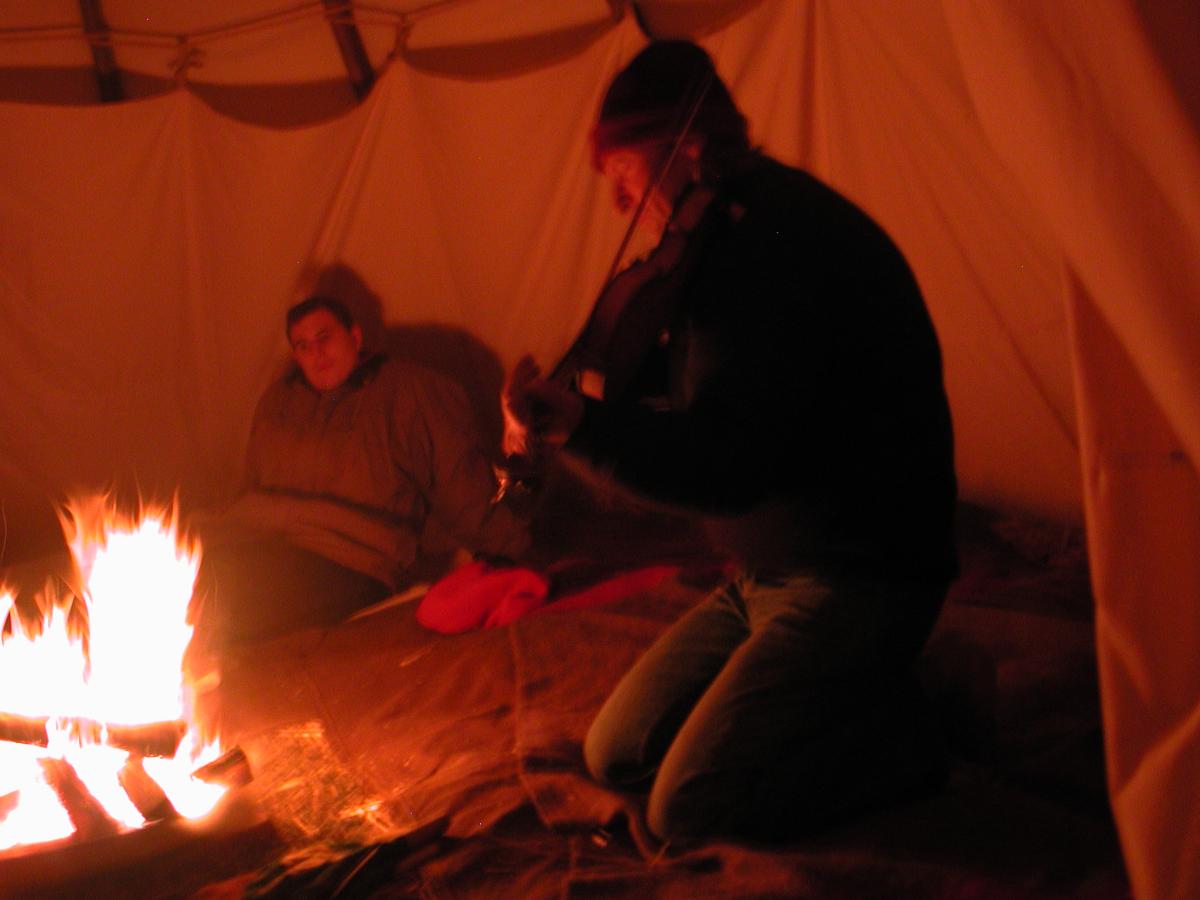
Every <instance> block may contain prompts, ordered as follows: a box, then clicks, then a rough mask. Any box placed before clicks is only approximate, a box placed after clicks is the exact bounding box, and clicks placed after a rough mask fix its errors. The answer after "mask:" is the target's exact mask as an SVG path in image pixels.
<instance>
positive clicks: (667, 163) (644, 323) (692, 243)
mask: <svg viewBox="0 0 1200 900" xmlns="http://www.w3.org/2000/svg"><path fill="white" fill-rule="evenodd" d="M712 80H713V76H712V74H711V73H709V75H708V76H707V77H706V78H705V79H704V80H703V81H702V83H700V84H699V85H698V86H697V89H696V92H695V94H694V95H693V97H692V98H691V100H690V102H689V103H688V104H687V112H686V115H685V116H684V121H683V123H682V125H681V126H680V128H679V131H678V133H677V134H676V135H675V138H674V141H673V142H672V146H671V149H670V151H669V152H668V153H667V155H666V158H665V159H664V160H663V162H662V164H661V166H660V167H659V169H658V172H657V174H656V176H655V178H654V181H653V184H652V185H651V186H650V187H649V188H648V189H647V190H646V191H645V192H644V194H643V195H642V197H641V199H640V201H639V203H638V206H637V209H636V210H635V211H634V213H633V216H632V218H631V220H630V222H629V226H628V228H627V229H626V231H625V237H624V239H623V240H622V241H621V245H620V247H619V248H618V249H617V254H616V257H615V258H614V259H613V264H612V268H611V269H610V271H609V276H608V278H607V279H606V280H605V286H604V289H603V290H602V291H601V292H600V296H599V297H598V298H597V300H596V302H595V303H594V304H593V306H592V311H591V313H590V314H589V316H588V320H587V322H586V323H585V325H584V327H583V330H582V331H581V332H580V334H579V337H578V338H577V339H576V340H575V342H574V343H573V344H572V345H571V347H570V349H569V350H568V351H567V353H566V354H565V355H564V356H563V358H562V360H560V362H559V364H558V365H557V366H555V368H554V370H553V371H552V372H551V374H550V376H549V378H550V379H551V380H553V381H557V382H559V383H560V384H565V385H568V386H570V387H572V388H573V389H574V390H576V391H578V392H579V393H580V394H582V395H583V396H585V397H590V398H592V399H594V400H613V399H615V398H618V397H620V396H622V395H623V394H624V393H625V392H626V391H627V390H628V389H629V388H630V386H631V385H632V383H633V381H634V379H635V377H636V376H637V374H638V371H639V369H640V368H641V367H642V365H643V363H644V362H645V361H646V360H647V358H648V357H649V355H650V353H651V351H652V350H653V349H654V347H655V346H656V344H658V342H659V340H660V338H661V337H662V336H663V334H664V333H665V332H666V331H667V329H668V328H669V327H670V325H671V324H672V322H673V320H674V319H675V317H676V315H677V314H678V311H679V302H680V299H681V297H682V292H683V287H684V286H685V284H686V282H687V280H688V277H689V276H690V275H691V273H692V271H693V269H694V266H695V263H696V261H697V259H698V257H699V248H701V247H703V245H704V243H705V240H704V233H705V232H706V231H707V230H708V228H709V227H710V223H711V222H712V221H713V220H714V219H715V218H716V216H715V215H713V214H712V212H711V210H712V207H713V206H714V204H713V203H712V200H713V197H714V191H713V190H712V189H711V188H709V187H707V186H705V185H703V184H701V183H698V182H696V183H693V184H692V185H690V186H689V187H688V188H686V189H685V190H684V192H683V194H682V195H681V196H680V197H679V199H678V200H677V201H676V203H675V207H674V209H673V210H672V213H671V218H670V221H669V222H668V223H667V227H666V228H665V229H664V231H663V235H662V238H661V239H660V240H659V242H658V245H657V246H656V247H655V248H654V250H653V251H652V252H651V253H650V254H649V256H647V257H646V258H645V259H644V260H641V261H638V262H635V263H633V264H631V265H629V266H628V267H626V268H625V269H623V270H621V271H620V272H618V271H617V270H618V267H619V266H620V263H621V261H622V259H623V258H624V256H625V251H626V248H627V247H628V245H629V240H630V238H631V237H632V235H633V232H634V230H635V228H636V227H637V224H638V222H639V220H640V218H641V216H642V213H643V212H644V211H645V209H646V204H647V202H648V201H649V199H650V197H651V195H652V194H653V193H654V192H655V191H656V190H657V188H658V187H659V185H660V184H661V183H662V181H663V179H664V178H665V177H666V174H667V172H668V171H669V169H670V167H671V164H672V163H673V162H674V160H675V158H676V156H677V155H678V153H679V150H680V148H681V147H682V146H683V143H684V140H685V138H686V137H687V134H688V131H689V130H690V128H691V126H692V123H693V121H694V120H695V118H696V114H697V112H699V110H700V105H701V103H703V101H704V97H705V95H706V94H707V93H708V89H709V87H710V86H711V84H712ZM535 436H536V435H535ZM535 443H536V442H535ZM538 455H540V454H538V453H537V452H536V449H535V450H534V452H532V453H529V454H527V455H526V456H522V457H516V456H511V455H510V456H508V457H506V458H505V461H504V464H503V465H502V466H500V467H497V469H496V475H497V478H498V480H499V484H500V486H499V490H498V491H497V492H496V496H495V498H494V500H493V502H499V501H500V500H501V499H502V498H503V497H504V495H505V494H506V493H507V492H508V491H509V489H510V488H511V487H513V486H514V485H524V486H528V482H529V481H530V480H531V479H532V477H533V476H534V475H536V474H537V472H538V470H539V469H540V466H539V465H538V460H537V459H536V458H535V457H537V456H538Z"/></svg>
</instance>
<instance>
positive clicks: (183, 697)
mask: <svg viewBox="0 0 1200 900" xmlns="http://www.w3.org/2000/svg"><path fill="white" fill-rule="evenodd" d="M60 520H61V522H62V525H63V531H64V534H65V535H66V538H67V544H68V546H69V547H70V548H71V552H72V555H73V557H74V561H75V566H76V567H77V573H76V574H78V576H79V581H78V584H79V585H80V586H82V590H81V593H82V596H80V597H75V598H68V601H67V602H68V604H69V603H74V604H75V606H76V607H80V606H81V607H82V612H83V614H82V615H79V614H72V613H71V611H70V610H68V609H66V608H64V606H63V603H62V598H54V597H48V598H46V602H44V603H42V604H41V605H42V608H43V611H44V613H45V616H46V618H45V620H44V621H43V622H42V623H40V624H41V630H40V633H37V629H31V630H32V631H33V632H34V633H33V634H31V633H30V631H27V630H26V629H25V628H24V627H23V626H22V625H21V623H20V621H19V617H16V616H14V633H13V635H12V636H11V637H10V638H9V639H8V640H7V641H6V642H5V643H4V644H3V645H0V711H3V712H5V713H9V714H14V715H23V716H40V717H50V721H49V722H48V723H47V728H46V730H47V736H48V739H49V745H48V746H47V747H38V746H24V745H17V744H9V743H0V798H3V797H6V796H9V797H11V795H12V794H13V793H14V792H19V802H18V803H17V805H16V807H15V808H14V809H13V810H12V811H11V812H10V813H9V814H8V816H7V817H5V818H4V819H3V820H2V821H0V849H4V848H6V847H10V846H13V845H15V844H27V843H36V842H41V841H46V840H52V839H55V838H59V837H65V836H67V835H69V834H70V833H71V832H72V830H73V828H72V825H71V823H70V820H69V818H68V816H67V814H66V811H65V810H63V809H62V807H61V806H60V804H59V803H58V800H57V798H56V797H55V795H54V792H53V791H52V790H51V789H50V787H49V786H48V785H47V784H46V783H45V781H44V778H43V776H42V772H41V767H40V766H39V764H38V760H39V759H41V758H44V757H47V756H51V757H58V758H61V759H65V760H66V761H67V762H69V763H71V765H72V766H74V768H75V769H76V771H77V772H78V773H79V776H80V778H81V779H82V781H83V782H84V784H86V785H87V788H88V790H89V791H90V792H91V793H92V794H93V795H94V796H95V797H96V799H97V800H99V801H100V803H101V804H102V805H103V806H104V807H105V809H106V811H107V812H108V813H109V815H110V816H112V817H113V818H114V819H116V820H117V821H118V822H120V823H121V824H123V825H124V826H127V827H131V828H132V827H137V826H140V825H141V824H142V823H143V819H142V817H141V815H140V814H139V813H138V812H137V810H136V808H135V807H134V806H133V803H132V801H130V799H129V798H128V796H126V794H125V792H124V790H123V789H122V788H121V786H120V783H119V781H118V777H117V773H118V772H119V770H120V769H121V767H122V765H123V764H124V763H125V761H126V760H127V758H128V754H127V753H126V752H125V751H123V750H119V749H116V748H114V747H109V746H104V745H102V744H97V743H83V742H82V741H84V740H87V738H84V737H81V736H80V735H79V734H78V733H77V732H78V729H74V730H72V729H70V728H68V727H66V725H67V722H68V720H77V719H79V718H85V719H91V720H95V721H98V722H104V723H109V724H121V725H138V724H146V723H153V722H170V721H177V720H186V719H187V715H188V712H189V710H188V709H187V706H188V704H187V685H186V683H185V679H184V675H183V665H182V663H183V654H184V650H185V648H186V647H187V645H188V642H189V641H190V640H191V636H192V629H191V626H190V625H188V624H187V609H188V604H189V602H190V599H191V595H192V588H193V586H194V584H195V580H196V574H197V572H198V570H199V565H200V557H201V548H200V545H199V542H198V541H196V540H194V539H190V538H186V537H181V536H180V529H179V527H178V526H179V519H178V507H177V504H172V506H171V508H170V509H164V508H155V509H150V508H148V509H145V510H143V512H142V513H141V514H140V515H139V516H136V517H135V516H125V515H121V514H119V513H118V512H117V510H116V508H115V505H114V504H113V503H112V501H111V499H110V498H109V497H107V496H103V495H101V496H95V497H88V498H83V499H81V500H76V501H72V502H71V503H70V504H68V506H67V508H66V510H65V511H64V513H63V514H60ZM13 603H14V598H13V596H12V594H11V593H10V592H7V591H3V590H2V589H0V620H2V619H3V618H4V616H5V615H6V614H7V613H8V612H9V610H10V609H11V608H12V606H13ZM78 612H79V610H78V609H76V613H78ZM100 737H101V738H103V735H100ZM93 739H94V738H93ZM219 754H220V747H219V746H217V745H216V744H210V745H208V746H202V745H201V741H200V739H199V732H198V729H197V728H196V726H195V724H194V723H191V722H188V733H187V735H186V736H185V737H184V739H183V741H182V742H181V744H180V746H179V749H178V751H177V752H176V754H175V756H174V758H172V759H146V760H144V767H145V769H146V771H147V772H148V773H149V774H150V776H151V777H152V778H154V780H155V781H156V782H158V784H159V786H160V787H161V788H162V789H163V791H164V793H166V795H167V796H168V798H169V799H170V800H171V803H172V805H173V806H174V807H175V808H176V810H177V811H178V812H179V813H180V814H181V815H184V816H186V817H189V818H194V817H197V816H201V815H203V814H205V813H207V812H208V811H209V810H211V809H212V807H213V806H214V805H215V804H216V802H217V800H218V799H219V798H220V796H221V794H222V793H223V792H224V788H221V787H219V786H215V785H210V784H205V783H203V782H200V781H197V780H196V779H194V778H192V777H191V773H192V772H193V771H194V770H195V769H196V768H197V767H198V766H200V765H203V764H204V763H205V762H207V761H209V760H211V759H214V758H216V757H217V756H218V755H219ZM9 805H11V804H9Z"/></svg>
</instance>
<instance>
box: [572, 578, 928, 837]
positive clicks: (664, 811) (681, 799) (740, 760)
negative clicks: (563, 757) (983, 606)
mask: <svg viewBox="0 0 1200 900" xmlns="http://www.w3.org/2000/svg"><path fill="white" fill-rule="evenodd" d="M945 592H946V585H944V584H937V585H930V584H924V583H921V584H906V583H903V582H900V583H897V582H884V581H880V580H869V579H854V578H839V579H836V580H833V579H824V578H820V577H817V576H814V575H811V574H804V573H787V574H782V575H773V576H759V577H753V576H751V575H742V576H740V577H738V578H737V579H735V580H734V581H732V582H730V583H728V584H726V585H724V586H723V587H721V588H719V589H718V590H716V591H715V592H714V593H713V594H711V595H710V596H709V597H708V598H707V599H705V600H704V601H702V602H701V603H700V604H698V605H697V606H696V607H695V608H694V609H693V610H691V611H690V612H689V613H688V614H686V615H685V616H684V617H683V618H682V619H680V620H679V621H678V622H677V623H675V625H674V626H672V627H671V628H670V629H669V630H668V631H667V632H666V633H665V634H664V635H663V636H662V637H660V638H659V639H658V641H657V642H656V643H655V644H654V645H652V646H651V647H650V649H649V650H648V651H647V652H646V654H645V655H644V656H643V657H642V658H641V659H640V660H639V661H638V662H637V663H636V664H635V665H634V667H633V668H632V669H631V670H630V671H629V672H628V673H627V674H626V675H625V677H624V678H623V679H622V680H621V681H620V682H619V683H618V685H617V687H616V688H615V690H614V691H613V693H612V694H611V695H610V697H609V698H608V700H607V701H606V702H605V704H604V706H603V708H602V709H601V710H600V713H599V715H598V716H597V717H596V719H595V721H594V722H593V723H592V726H591V728H590V729H589V732H588V735H587V739H586V741H585V744H584V756H585V759H586V762H587V765H588V769H589V771H590V772H591V773H592V775H593V777H595V778H596V779H597V780H599V781H600V782H602V783H605V784H608V785H610V786H613V787H618V788H634V787H638V786H645V785H646V784H647V783H649V785H650V795H649V800H648V804H647V811H646V817H647V824H648V825H649V827H650V829H651V831H653V832H654V833H655V834H656V835H657V836H658V837H660V838H664V839H666V838H680V837H709V836H714V837H717V836H719V837H735V838H738V837H740V838H751V839H766V840H771V839H780V838H786V837H790V836H795V835H797V834H800V833H803V832H807V831H811V830H812V829H814V828H818V827H821V826H823V825H826V824H829V823H831V822H833V821H837V820H840V819H842V818H845V817H846V816H849V815H852V814H854V813H856V812H860V811H862V810H863V809H866V808H870V807H872V806H875V805H879V804H882V803H886V802H887V801H889V800H893V799H898V798H899V797H901V796H903V795H905V794H909V793H912V792H915V791H917V790H919V789H921V788H922V787H923V786H925V785H926V784H928V783H930V782H932V781H934V780H936V779H937V778H938V776H939V775H940V774H941V773H942V772H943V771H944V767H945V760H944V757H943V756H942V755H941V753H940V742H939V741H938V740H937V738H936V731H935V729H934V728H933V727H932V720H931V718H929V717H928V716H927V715H926V713H925V710H924V706H923V704H922V703H921V701H920V695H919V690H918V688H917V685H916V679H915V677H914V676H913V675H912V671H911V669H912V663H913V661H914V660H915V658H916V657H917V655H918V654H919V652H920V650H921V647H922V645H923V644H924V642H925V639H926V638H927V637H928V634H929V632H930V630H931V629H932V627H933V623H934V621H935V619H936V617H937V613H938V610H939V609H940V607H941V603H942V600H943V598H944V596H945Z"/></svg>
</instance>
